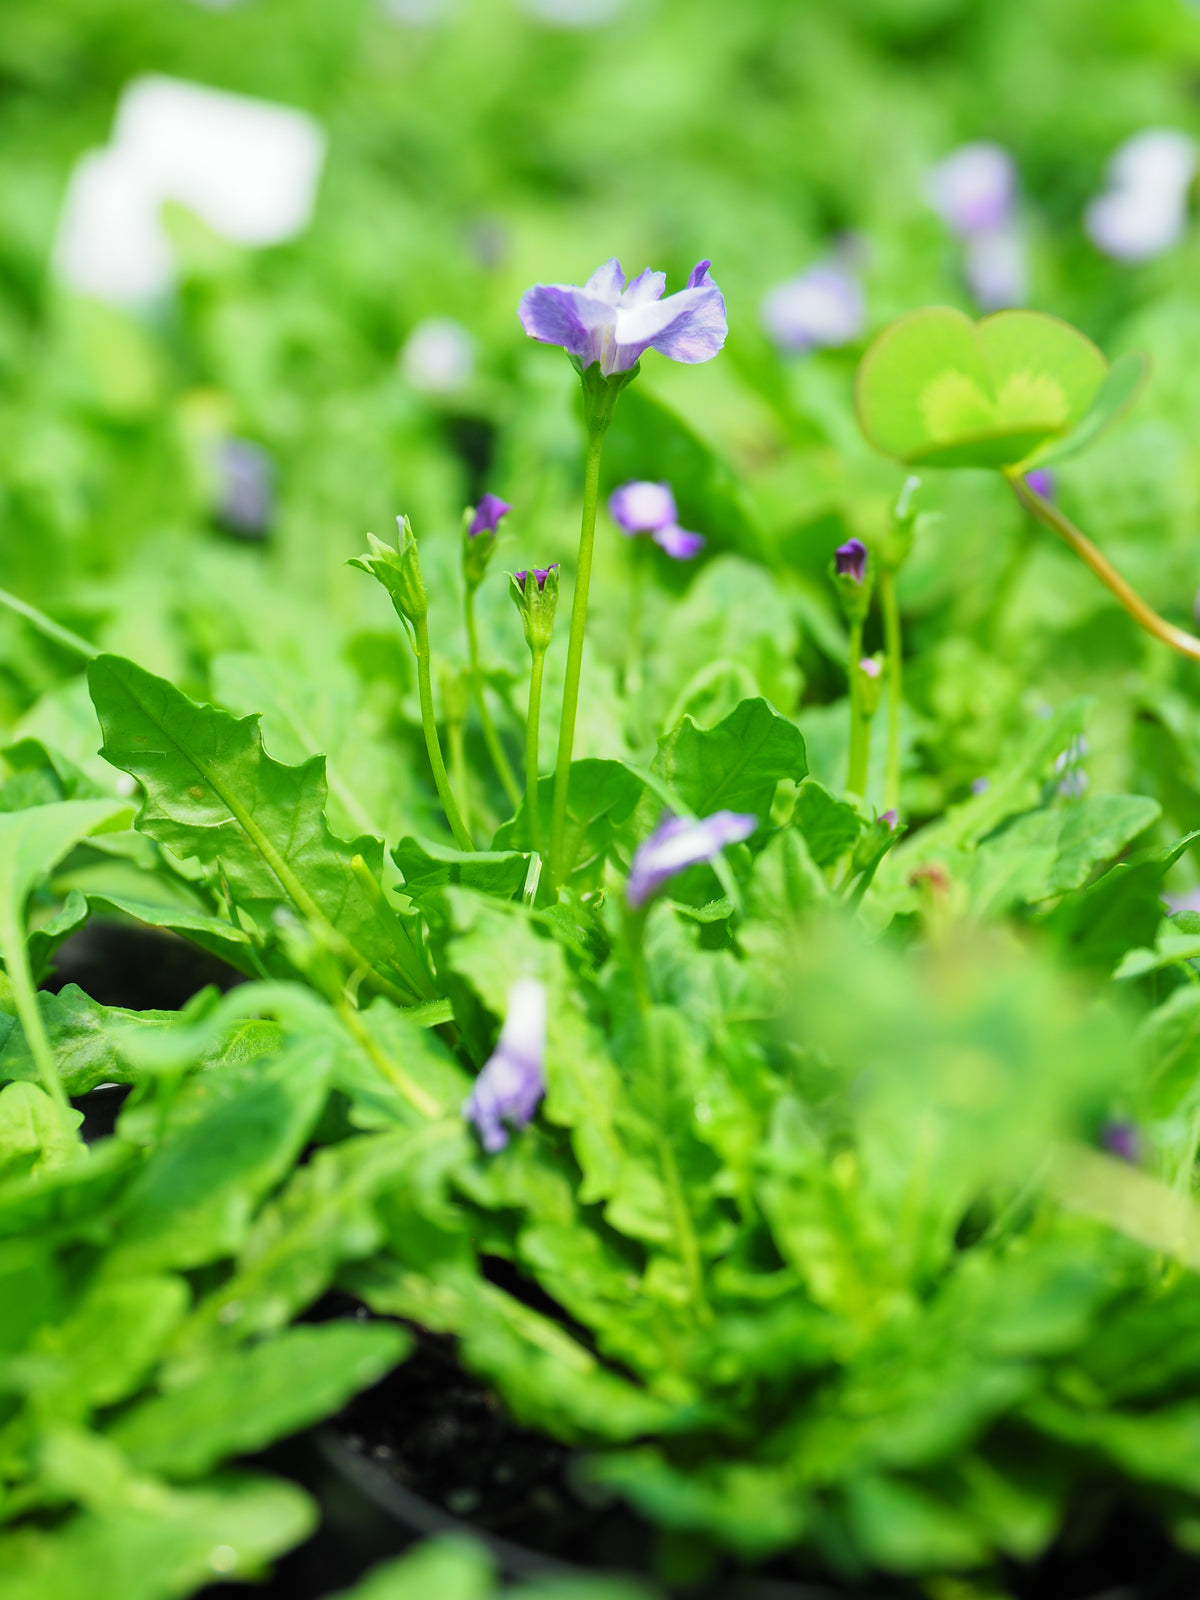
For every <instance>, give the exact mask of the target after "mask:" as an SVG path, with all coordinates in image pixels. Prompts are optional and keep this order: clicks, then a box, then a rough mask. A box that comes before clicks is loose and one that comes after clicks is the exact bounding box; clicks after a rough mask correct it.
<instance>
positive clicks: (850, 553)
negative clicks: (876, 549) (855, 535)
mask: <svg viewBox="0 0 1200 1600" xmlns="http://www.w3.org/2000/svg"><path fill="white" fill-rule="evenodd" d="M833 559H834V562H835V563H836V566H837V575H838V577H839V578H853V579H854V581H855V583H861V582H862V581H863V579H864V578H865V577H866V574H867V547H866V545H865V544H864V543H863V542H862V540H861V539H847V540H846V542H845V544H840V545H838V547H837V549H836V550H835V551H834V552H833Z"/></svg>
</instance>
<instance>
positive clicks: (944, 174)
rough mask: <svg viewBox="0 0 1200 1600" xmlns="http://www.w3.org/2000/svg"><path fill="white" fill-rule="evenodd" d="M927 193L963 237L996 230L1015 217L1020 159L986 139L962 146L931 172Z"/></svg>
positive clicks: (935, 206) (934, 206) (952, 227)
mask: <svg viewBox="0 0 1200 1600" xmlns="http://www.w3.org/2000/svg"><path fill="white" fill-rule="evenodd" d="M925 195H926V198H927V199H928V201H929V203H930V205H931V206H932V207H933V209H934V210H935V211H936V212H937V213H938V215H939V216H940V217H941V218H942V220H943V221H944V222H945V223H946V225H947V227H949V228H951V229H952V230H953V231H954V232H955V233H956V234H957V235H958V236H959V238H960V239H973V238H975V237H977V236H978V235H979V234H987V233H995V232H996V231H997V230H998V229H1001V228H1004V227H1006V226H1007V224H1008V223H1009V222H1010V221H1011V219H1012V213H1013V206H1014V203H1015V201H1016V196H1017V166H1016V162H1015V161H1014V160H1013V158H1012V156H1011V155H1009V153H1008V151H1007V150H1005V149H1004V147H1003V146H1002V145H998V144H991V143H989V142H988V141H986V140H978V141H976V142H974V143H971V144H964V145H961V146H960V147H959V149H957V150H955V151H953V152H952V153H951V154H950V155H948V156H947V157H946V159H945V160H944V161H940V162H939V163H938V165H937V166H936V167H934V169H933V170H932V172H930V173H929V174H928V176H927V177H926V179H925Z"/></svg>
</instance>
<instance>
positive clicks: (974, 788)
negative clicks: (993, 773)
mask: <svg viewBox="0 0 1200 1600" xmlns="http://www.w3.org/2000/svg"><path fill="white" fill-rule="evenodd" d="M991 787H992V780H991V779H990V778H972V779H971V793H972V794H973V795H975V796H976V797H978V796H979V795H981V794H986V793H987V792H988V790H989V789H990V788H991Z"/></svg>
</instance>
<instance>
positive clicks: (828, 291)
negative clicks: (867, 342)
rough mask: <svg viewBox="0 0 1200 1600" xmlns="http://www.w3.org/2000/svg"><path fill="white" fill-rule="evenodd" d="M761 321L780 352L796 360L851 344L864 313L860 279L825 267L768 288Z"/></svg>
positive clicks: (839, 268)
mask: <svg viewBox="0 0 1200 1600" xmlns="http://www.w3.org/2000/svg"><path fill="white" fill-rule="evenodd" d="M759 318H760V320H761V322H762V326H763V331H764V332H765V333H766V335H767V337H768V338H769V339H770V341H771V343H772V344H773V345H775V347H776V348H777V349H778V350H782V351H783V352H784V353H785V354H787V355H799V354H802V353H803V352H804V351H806V350H813V349H817V348H823V349H832V348H835V347H836V346H838V345H843V344H852V343H853V342H854V340H855V339H858V338H859V337H861V335H862V331H863V324H864V322H865V320H866V308H865V306H864V304H863V292H862V288H861V287H860V285H859V282H858V279H857V278H856V277H854V275H853V274H852V273H850V272H848V271H847V270H846V268H845V267H842V266H839V265H837V264H834V263H824V264H822V265H819V266H815V267H809V268H808V270H807V271H806V272H800V273H797V275H796V276H795V277H794V278H788V279H786V280H785V281H784V282H783V283H777V284H776V285H775V287H774V288H773V289H769V290H768V291H767V293H766V294H765V295H764V296H763V301H762V306H761V308H760V310H759Z"/></svg>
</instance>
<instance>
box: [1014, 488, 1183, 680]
mask: <svg viewBox="0 0 1200 1600" xmlns="http://www.w3.org/2000/svg"><path fill="white" fill-rule="evenodd" d="M1004 476H1005V477H1006V478H1007V479H1008V482H1009V487H1010V488H1011V489H1012V492H1013V493H1014V494H1015V495H1016V497H1017V499H1018V500H1019V501H1020V502H1021V504H1022V505H1023V506H1024V507H1025V509H1026V511H1028V512H1029V513H1030V514H1031V515H1032V516H1035V517H1036V518H1037V519H1038V521H1039V522H1042V523H1044V524H1045V525H1046V527H1047V528H1049V529H1050V530H1051V531H1052V532H1053V533H1056V534H1058V536H1059V538H1060V539H1062V540H1064V541H1065V543H1067V544H1069V545H1070V547H1071V549H1072V550H1074V552H1075V554H1076V555H1077V556H1079V557H1080V559H1081V560H1083V561H1085V562H1086V563H1087V565H1088V566H1089V567H1091V569H1092V571H1093V572H1094V573H1095V574H1096V576H1097V577H1098V578H1099V579H1100V582H1101V583H1103V584H1104V585H1105V587H1106V588H1108V589H1109V590H1111V591H1112V593H1113V594H1114V595H1115V596H1116V597H1117V599H1118V600H1119V601H1120V602H1121V604H1122V605H1123V606H1124V607H1125V609H1126V611H1128V613H1129V615H1130V616H1131V617H1132V618H1133V620H1134V621H1135V622H1136V623H1137V624H1138V625H1139V626H1140V627H1143V628H1145V630H1146V632H1147V633H1152V634H1153V635H1154V637H1155V638H1156V639H1161V640H1162V642H1163V644H1165V645H1169V646H1170V647H1171V649H1172V650H1178V651H1179V654H1180V655H1182V656H1190V657H1191V659H1192V660H1193V661H1200V639H1198V638H1197V637H1196V635H1195V634H1194V633H1188V632H1187V631H1186V629H1184V628H1177V627H1176V626H1175V624H1174V623H1172V622H1168V621H1167V620H1166V618H1165V617H1160V616H1159V614H1158V612H1157V611H1155V610H1153V609H1152V608H1151V607H1150V606H1148V605H1147V604H1146V602H1145V601H1144V600H1143V599H1142V597H1141V595H1140V594H1138V592H1137V590H1136V589H1134V588H1133V587H1132V585H1131V584H1128V583H1126V581H1125V579H1124V578H1123V577H1122V576H1121V574H1120V573H1119V572H1118V571H1117V569H1116V568H1115V567H1114V566H1112V565H1111V564H1110V563H1109V561H1108V560H1107V559H1106V557H1104V556H1103V555H1101V553H1100V551H1099V550H1098V549H1097V548H1096V546H1095V545H1094V544H1093V543H1092V541H1091V540H1090V539H1089V538H1088V537H1087V535H1086V534H1083V533H1081V532H1080V531H1079V529H1078V528H1077V527H1076V526H1075V524H1074V523H1073V522H1071V521H1070V520H1069V518H1067V517H1065V516H1064V515H1063V513H1062V512H1061V511H1060V510H1059V509H1058V507H1057V506H1055V505H1051V504H1050V502H1049V501H1048V500H1043V499H1042V497H1041V495H1040V494H1038V493H1037V491H1036V490H1035V489H1031V488H1030V487H1029V485H1028V483H1026V481H1025V479H1024V478H1022V476H1021V475H1020V473H1019V472H1017V471H1016V470H1015V469H1011V468H1010V469H1006V471H1005V473H1004Z"/></svg>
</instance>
